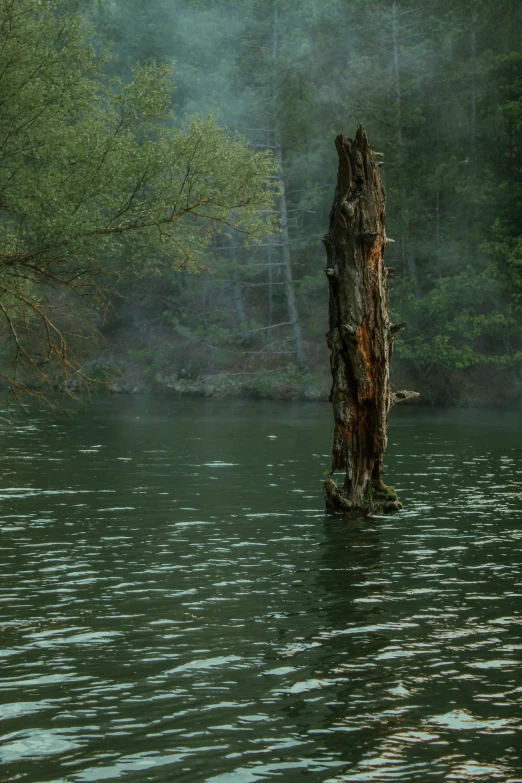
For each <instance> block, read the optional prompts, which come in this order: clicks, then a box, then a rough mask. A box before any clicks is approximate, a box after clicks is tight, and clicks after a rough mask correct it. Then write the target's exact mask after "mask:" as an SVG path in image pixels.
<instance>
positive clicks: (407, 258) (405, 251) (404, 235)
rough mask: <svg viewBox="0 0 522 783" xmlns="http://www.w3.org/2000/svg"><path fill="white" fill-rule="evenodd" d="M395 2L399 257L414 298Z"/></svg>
mask: <svg viewBox="0 0 522 783" xmlns="http://www.w3.org/2000/svg"><path fill="white" fill-rule="evenodd" d="M397 16H398V14H397V0H393V6H392V44H393V73H394V77H395V84H394V92H395V127H396V136H395V145H396V150H397V165H398V168H399V187H400V192H401V257H402V263H403V266H404V268H405V269H406V270H407V271H408V276H409V277H410V279H411V281H412V283H413V287H414V292H415V296H416V297H417V299H418V298H419V297H420V290H419V283H418V278H417V265H416V263H415V258H414V257H413V253H412V247H411V241H410V215H409V210H408V204H407V196H408V194H407V192H406V182H405V179H404V151H403V138H402V87H401V67H400V57H399V34H398V22H397Z"/></svg>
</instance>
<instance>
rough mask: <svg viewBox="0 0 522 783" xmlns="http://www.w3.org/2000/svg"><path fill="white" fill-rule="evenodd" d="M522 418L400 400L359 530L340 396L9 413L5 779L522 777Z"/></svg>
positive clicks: (129, 401) (190, 781) (98, 404)
mask: <svg viewBox="0 0 522 783" xmlns="http://www.w3.org/2000/svg"><path fill="white" fill-rule="evenodd" d="M521 423H522V416H520V415H518V414H508V413H504V414H500V413H493V412H489V411H452V412H432V411H429V410H424V409H418V408H404V409H400V408H397V409H396V410H394V412H393V415H392V426H391V430H390V445H389V449H388V456H387V465H388V473H387V476H386V480H387V482H388V483H390V484H393V485H395V487H396V489H397V491H398V493H399V496H400V498H401V499H402V500H403V502H404V503H405V510H404V512H402V513H401V514H399V515H396V516H393V517H386V518H385V517H374V518H371V519H369V520H367V521H366V522H365V523H364V524H363V523H346V522H343V521H341V520H338V519H332V518H326V517H325V515H324V513H323V505H322V494H321V490H322V487H321V483H322V478H323V471H324V470H325V469H327V468H328V467H329V456H328V452H329V448H330V441H331V431H332V425H331V412H330V408H329V406H328V405H327V404H319V403H317V404H313V403H302V404H301V403H295V404H292V403H277V402H251V401H246V402H237V401H226V400H222V401H212V400H188V401H187V400H171V399H151V398H145V397H117V398H112V399H103V400H99V401H96V400H93V401H91V402H88V403H87V407H86V410H84V411H80V412H78V413H75V414H74V415H64V414H60V413H56V412H52V411H48V410H43V411H40V412H38V413H36V414H34V413H33V414H31V415H29V416H25V417H24V416H23V415H21V414H20V415H19V414H16V416H15V426H14V427H13V428H10V427H9V426H8V425H7V424H4V425H2V437H3V451H2V463H1V467H2V475H1V480H0V487H1V489H0V502H1V507H0V514H1V520H0V534H1V538H2V550H1V555H0V557H1V569H0V577H1V579H0V599H1V604H0V612H1V619H0V639H1V642H2V643H1V646H0V661H1V669H0V719H1V720H0V725H1V728H2V732H1V734H2V741H1V744H0V780H1V781H2V783H11V782H14V781H16V783H44V781H52V783H83V782H84V781H102V780H103V781H111V780H120V779H122V780H124V781H125V782H126V783H144V782H145V781H154V783H159V781H165V783H167V782H168V783H171V782H172V783H177V782H178V781H181V782H184V781H186V782H187V783H199V782H200V781H201V782H202V783H203V782H204V783H257V782H258V781H268V780H272V779H278V780H282V781H284V783H294V781H296V782H297V781H303V780H306V781H314V782H315V781H317V782H318V781H321V782H324V783H326V781H328V783H341V781H343V782H344V781H377V782H378V783H380V782H381V781H388V780H393V781H423V782H424V781H450V782H451V781H454V782H455V783H460V781H468V780H469V781H488V782H489V781H494V780H499V781H503V783H506V782H507V781H510V782H511V783H515V781H522V758H521V755H522V726H521V718H522V713H521V709H520V707H521V702H522V673H521V651H522V615H521V610H522V601H521V597H522V579H521V572H522V502H521V499H522V443H521V439H520V432H521V428H520V425H521Z"/></svg>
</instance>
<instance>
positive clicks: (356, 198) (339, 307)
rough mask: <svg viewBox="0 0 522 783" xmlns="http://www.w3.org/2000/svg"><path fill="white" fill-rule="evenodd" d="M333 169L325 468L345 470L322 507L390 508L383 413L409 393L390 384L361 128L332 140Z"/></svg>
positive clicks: (372, 192) (376, 194) (378, 198)
mask: <svg viewBox="0 0 522 783" xmlns="http://www.w3.org/2000/svg"><path fill="white" fill-rule="evenodd" d="M335 144H336V147H337V153H338V155H339V169H338V175H337V188H336V191H335V197H334V203H333V206H332V210H331V213H330V228H329V231H328V234H326V236H325V239H324V243H325V246H326V254H327V265H326V274H327V276H328V281H329V289H330V329H329V332H328V335H327V340H328V346H329V348H330V363H331V370H332V377H333V386H332V392H331V395H330V399H331V402H332V404H333V410H334V419H335V432H334V443H333V452H332V471H335V470H346V478H345V482H344V487H343V488H342V489H341V488H340V487H338V486H337V485H336V483H335V482H334V481H333V480H332V479H330V480H329V481H327V482H326V483H325V499H326V507H327V510H328V511H343V512H346V511H355V512H361V511H364V512H372V511H385V512H391V511H396V510H398V509H400V508H401V507H402V506H401V503H400V502H399V501H398V499H397V495H396V493H395V491H394V490H393V488H391V487H386V486H385V484H383V481H382V473H383V457H384V452H385V449H386V444H387V440H388V412H389V410H390V408H391V407H392V405H394V404H395V403H396V402H398V401H399V400H403V399H407V398H408V397H413V396H417V395H416V394H415V393H414V392H396V393H395V394H393V393H392V392H391V389H390V359H391V354H392V346H393V341H394V339H395V336H396V334H397V333H398V332H399V331H401V329H403V328H404V326H405V325H406V324H403V323H400V324H392V323H390V316H389V310H388V275H389V274H391V273H392V272H393V270H391V269H386V268H385V266H384V248H385V245H386V234H385V227H384V220H385V192H384V186H383V184H382V181H381V176H380V173H379V161H378V160H377V156H376V153H375V151H374V149H373V147H372V146H371V145H370V143H369V141H368V137H367V135H366V131H365V130H364V128H363V127H362V126H359V127H358V129H357V134H356V136H355V139H354V140H352V139H346V138H345V137H344V136H343V135H340V136H338V137H337V139H336V141H335Z"/></svg>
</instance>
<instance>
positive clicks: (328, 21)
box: [62, 0, 522, 403]
mask: <svg viewBox="0 0 522 783" xmlns="http://www.w3.org/2000/svg"><path fill="white" fill-rule="evenodd" d="M68 7H74V8H75V9H78V10H79V11H80V12H81V13H82V15H83V19H84V22H85V24H87V25H89V26H90V39H91V42H92V44H93V46H94V47H95V49H96V50H97V52H98V53H99V54H100V53H102V52H103V51H104V50H105V49H106V48H107V47H110V49H111V59H110V60H108V61H107V62H106V63H105V64H103V65H102V70H103V74H104V79H105V80H106V83H107V84H114V79H116V80H121V81H122V82H126V81H128V80H129V79H132V78H134V77H135V76H136V74H138V75H139V74H141V73H146V72H147V71H146V68H148V67H149V66H151V65H152V63H155V64H156V65H157V66H160V67H162V66H169V67H170V66H172V67H173V69H174V80H175V85H176V90H175V92H174V95H173V99H172V100H173V108H174V109H175V119H173V120H172V123H173V127H175V128H181V127H182V125H183V122H184V120H183V117H184V115H189V116H191V115H194V114H200V115H202V116H204V117H206V116H207V114H208V112H214V115H215V117H216V120H217V124H216V127H218V125H222V126H226V127H228V128H229V129H230V130H232V131H238V132H239V133H240V134H242V135H243V136H244V137H245V138H246V140H247V141H248V143H249V145H250V149H253V150H255V151H266V150H268V151H270V152H271V153H272V154H273V156H275V158H276V159H277V162H278V164H279V168H278V171H277V173H276V174H275V185H276V186H277V189H278V196H277V203H275V204H274V207H273V211H272V212H271V213H270V214H271V215H272V216H273V217H274V218H275V223H277V225H275V224H274V227H273V228H272V229H271V231H270V232H268V233H265V235H264V236H263V238H262V239H261V241H260V242H259V244H257V245H253V244H252V243H251V241H250V240H249V237H248V235H247V234H245V233H244V232H242V231H240V230H237V229H238V228H239V227H238V226H234V225H231V226H230V227H228V226H227V227H226V230H224V231H219V232H217V231H213V232H212V235H211V236H210V235H208V244H207V246H206V249H205V250H204V253H203V255H202V256H201V257H200V261H201V266H202V267H203V269H202V271H200V273H199V274H198V275H193V274H190V273H188V272H187V271H183V270H182V271H180V270H179V269H178V270H173V269H172V267H169V268H166V267H164V266H162V265H161V264H159V265H158V266H157V267H155V266H154V265H155V259H156V257H157V254H158V248H157V247H154V246H153V245H149V246H145V244H144V245H142V246H141V247H140V248H138V251H139V252H140V253H141V254H142V256H144V257H145V260H146V262H147V264H150V265H151V266H152V267H154V270H153V271H154V273H153V274H148V275H146V276H145V277H142V278H141V280H140V283H139V285H138V286H136V285H135V284H133V283H132V282H130V281H127V282H125V281H123V282H122V283H121V284H120V285H119V288H118V292H119V293H118V296H113V298H112V310H111V311H110V312H109V317H108V320H107V322H106V324H105V326H104V327H103V329H102V332H103V334H104V342H103V343H102V344H101V347H100V348H98V349H97V350H98V351H99V352H101V353H100V355H101V357H102V359H100V361H99V365H100V367H102V368H106V367H108V366H109V365H110V366H112V367H113V371H114V373H115V374H118V373H123V374H124V375H125V374H126V375H129V374H132V373H133V372H134V373H135V374H136V375H135V377H136V378H137V379H138V380H139V382H140V383H141V382H143V380H144V381H145V382H146V383H150V384H152V385H154V384H156V385H157V386H159V388H164V387H165V386H168V387H173V388H176V389H183V388H188V389H190V388H192V389H200V390H210V391H223V392H226V391H238V390H241V389H251V390H255V391H257V392H258V393H260V394H265V393H272V392H276V393H277V392H281V393H282V392H286V393H288V394H297V393H303V392H304V393H309V394H311V395H314V394H316V393H318V390H323V389H326V388H327V385H328V369H327V367H326V361H327V351H326V348H325V345H324V333H325V331H326V324H327V317H326V316H327V314H326V302H327V288H326V281H325V275H324V271H323V270H324V249H323V247H322V244H321V239H322V236H323V234H324V232H325V230H326V227H327V225H328V213H329V209H330V205H331V201H332V196H333V183H334V181H335V170H334V166H335V154H334V148H333V140H334V138H335V135H336V134H337V133H339V132H344V133H345V134H347V135H352V134H353V133H354V132H355V128H356V125H357V124H358V123H362V124H364V125H365V126H366V128H367V130H368V134H369V137H370V140H371V141H372V143H373V144H374V146H375V148H376V149H377V150H378V151H379V152H381V153H382V154H383V158H382V160H383V162H384V163H385V166H384V169H383V173H384V179H385V184H386V188H387V194H388V202H387V234H388V236H389V237H390V238H392V239H393V240H395V241H394V243H393V244H391V243H390V244H389V245H388V248H387V264H388V265H390V266H392V267H395V269H396V275H395V277H394V278H393V281H392V283H393V284H392V292H391V302H392V308H393V310H394V311H395V315H396V316H397V318H398V319H399V320H405V321H407V322H408V325H409V326H408V330H407V332H405V333H404V336H403V337H401V339H400V340H399V341H397V345H396V353H395V356H396V359H395V369H394V373H395V378H394V380H395V381H396V383H397V384H398V385H399V384H400V385H402V384H403V383H405V385H407V386H410V387H411V388H417V389H419V390H420V391H421V392H423V394H424V397H425V398H426V399H429V400H431V401H434V402H461V403H466V402H471V403H474V402H508V401H513V400H515V399H517V398H518V396H519V379H520V373H521V369H522V330H521V311H520V307H521V304H522V303H521V295H522V239H521V238H522V208H521V204H520V201H521V200H522V157H521V156H522V139H521V129H522V76H521V74H522V70H521V65H522V52H521V49H520V43H519V42H520V35H521V32H522V7H520V4H518V3H516V2H514V0H498V2H496V3H488V2H485V1H484V0H456V1H455V0H452V1H451V2H450V0H440V2H437V3H429V4H424V5H423V4H421V3H420V2H418V1H417V2H415V1H414V0H364V2H363V1H362V0H321V1H319V0H240V1H239V2H238V0H183V1H182V0H149V1H148V2H147V3H143V2H141V0H70V1H69V4H68V5H67V4H62V8H64V9H65V10H67V8H68ZM138 64H140V67H141V70H140V69H138V71H137V70H136V68H137V65H138ZM144 68H145V71H143V69H144ZM111 80H113V81H112V82H111ZM107 89H114V87H111V88H107ZM208 121H209V122H210V121H211V120H208ZM266 215H268V212H266ZM232 223H233V221H232ZM203 256H204V257H203ZM127 263H131V262H130V261H129V262H128V261H127V258H126V251H125V249H121V252H120V253H119V256H118V264H119V265H120V267H121V268H122V271H125V267H126V264H127ZM104 371H105V370H104ZM100 372H101V370H100Z"/></svg>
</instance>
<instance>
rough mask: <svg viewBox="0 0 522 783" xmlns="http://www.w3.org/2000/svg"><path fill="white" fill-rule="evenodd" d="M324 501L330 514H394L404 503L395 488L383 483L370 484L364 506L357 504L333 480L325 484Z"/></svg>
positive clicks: (373, 482)
mask: <svg viewBox="0 0 522 783" xmlns="http://www.w3.org/2000/svg"><path fill="white" fill-rule="evenodd" d="M323 489H324V499H325V503H326V511H327V513H328V514H361V513H364V514H367V515H368V516H370V515H371V514H394V513H395V512H396V511H400V510H401V508H402V503H401V502H400V500H399V499H398V497H397V493H396V492H395V490H394V488H393V487H388V486H386V484H384V483H383V482H382V481H372V482H370V484H368V487H367V490H366V492H365V495H364V500H363V503H362V505H361V504H357V505H356V504H355V503H353V502H352V501H351V500H349V499H348V498H346V497H345V496H344V494H343V490H342V488H341V487H339V486H338V485H337V484H336V483H335V481H334V480H333V479H328V481H325V483H324V488H323Z"/></svg>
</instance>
